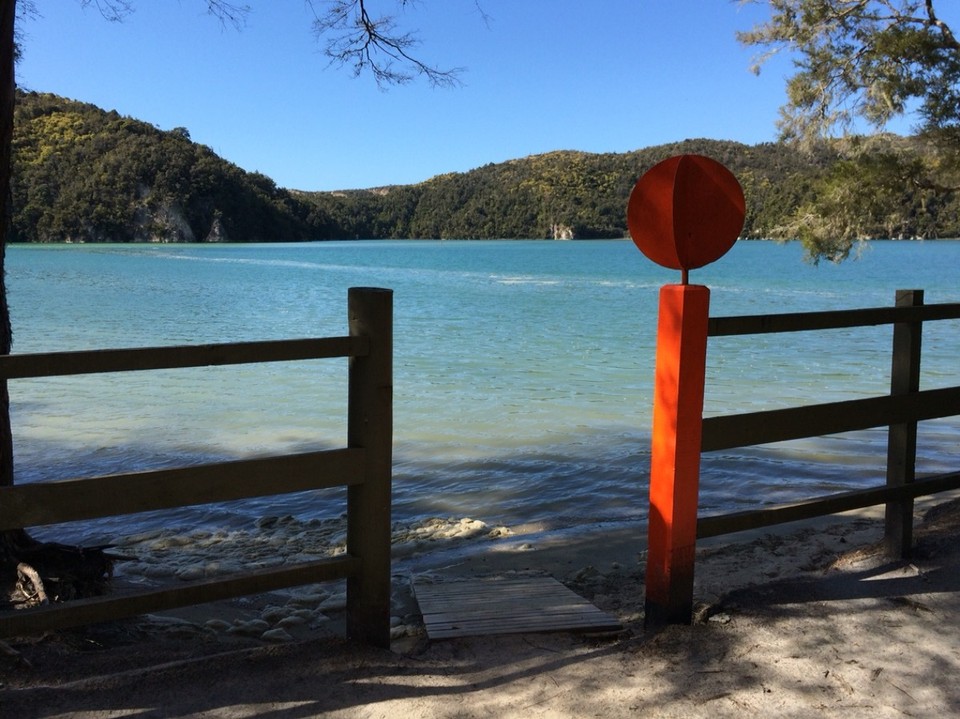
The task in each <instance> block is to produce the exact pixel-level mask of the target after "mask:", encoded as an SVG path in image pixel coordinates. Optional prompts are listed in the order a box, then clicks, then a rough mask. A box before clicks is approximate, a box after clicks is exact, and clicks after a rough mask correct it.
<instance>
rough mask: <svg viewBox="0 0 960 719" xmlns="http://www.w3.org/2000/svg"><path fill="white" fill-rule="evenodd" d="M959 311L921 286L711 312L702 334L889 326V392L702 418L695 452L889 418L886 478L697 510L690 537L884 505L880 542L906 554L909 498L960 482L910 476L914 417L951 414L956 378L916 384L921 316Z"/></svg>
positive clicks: (958, 393)
mask: <svg viewBox="0 0 960 719" xmlns="http://www.w3.org/2000/svg"><path fill="white" fill-rule="evenodd" d="M955 319H960V303H942V304H935V305H924V304H923V291H922V290H900V291H898V292H897V306H896V307H890V308H868V309H855V310H835V311H827V312H799V313H790V314H772V315H744V316H733V317H714V318H710V320H709V321H708V327H707V334H708V336H709V337H726V336H733V335H747V334H766V333H774V332H777V333H779V332H802V331H819V330H828V329H840V328H853V327H868V326H876V325H883V324H892V325H893V326H894V339H893V352H892V364H891V392H890V394H889V395H884V396H879V397H869V398H865V399H856V400H848V401H843V402H829V403H824V404H815V405H807V406H801V407H790V408H785V409H776V410H766V411H760V412H747V413H743V414H738V415H724V416H719V417H708V418H704V420H703V425H702V427H703V434H702V440H701V451H702V452H710V451H718V450H725V449H733V448H735V447H747V446H754V445H759V444H768V443H771V442H782V441H788V440H794V439H803V438H807V437H815V436H822V435H828V434H837V433H841V432H850V431H858V430H864V429H870V428H875V427H883V426H888V427H889V428H890V429H889V439H888V459H887V485H886V486H882V487H875V488H872V489H865V490H856V491H851V492H841V493H836V494H832V495H828V496H826V497H819V498H812V499H809V500H806V501H803V502H797V503H792V504H788V505H781V506H775V507H764V508H761V509H756V510H748V511H743V512H735V513H730V514H725V515H719V516H708V517H699V518H698V520H697V537H698V538H706V537H715V536H719V535H723V534H729V533H733V532H740V531H744V530H748V529H757V528H760V527H767V526H772V525H776V524H782V523H785V522H793V521H797V520H802V519H812V518H815V517H821V516H826V515H829V514H836V513H839V512H845V511H849V510H853V509H862V508H865V507H871V506H875V505H878V504H886V506H887V510H886V516H887V519H886V535H885V539H886V543H887V547H888V551H890V553H891V554H899V555H900V556H907V555H908V554H909V552H910V544H911V541H912V510H913V499H914V498H916V497H919V496H924V495H930V494H936V493H939V492H944V491H950V490H956V489H960V472H949V473H945V474H939V475H933V476H928V477H922V478H918V477H915V476H914V465H915V461H916V430H917V423H918V422H920V421H923V420H930V419H938V418H943V417H951V416H956V415H960V386H955V387H946V388H941V389H932V390H923V391H920V390H919V379H920V358H921V352H920V336H921V329H922V326H923V323H924V322H931V321H936V320H955Z"/></svg>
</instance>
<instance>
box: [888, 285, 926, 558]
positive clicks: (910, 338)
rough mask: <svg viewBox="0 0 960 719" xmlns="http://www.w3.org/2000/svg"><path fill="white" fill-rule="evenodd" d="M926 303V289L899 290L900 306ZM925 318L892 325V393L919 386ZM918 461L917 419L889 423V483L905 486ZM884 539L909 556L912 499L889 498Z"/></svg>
mask: <svg viewBox="0 0 960 719" xmlns="http://www.w3.org/2000/svg"><path fill="white" fill-rule="evenodd" d="M922 304H923V290H897V295H896V306H897V307H918V306H920V305H922ZM922 331H923V323H922V322H896V323H894V325H893V357H892V360H891V367H890V394H891V395H899V394H909V393H911V392H918V391H919V390H920V340H921V336H922ZM916 464H917V423H916V422H915V421H914V422H905V423H903V424H892V425H890V429H889V433H888V435H887V486H888V487H903V486H905V485H908V484H910V483H911V482H913V480H914V477H915V474H916ZM885 519H886V528H885V532H884V542H885V544H886V549H887V554H888V555H889V556H891V557H893V558H895V559H906V558H907V557H909V556H910V552H911V550H912V549H913V499H911V498H908V499H899V500H895V501H892V502H887V506H886V517H885Z"/></svg>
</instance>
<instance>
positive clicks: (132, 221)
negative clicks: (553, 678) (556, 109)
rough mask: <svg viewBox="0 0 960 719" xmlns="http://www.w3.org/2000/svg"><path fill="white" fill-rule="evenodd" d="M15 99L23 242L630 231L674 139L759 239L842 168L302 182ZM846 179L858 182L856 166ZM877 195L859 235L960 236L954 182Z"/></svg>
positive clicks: (497, 168)
mask: <svg viewBox="0 0 960 719" xmlns="http://www.w3.org/2000/svg"><path fill="white" fill-rule="evenodd" d="M17 100H18V105H17V111H16V126H15V136H14V169H13V195H14V207H15V209H14V217H13V238H14V241H17V242H207V241H229V242H270V241H298V240H324V239H354V238H365V239H377V238H439V239H500V238H504V239H511V238H557V239H566V238H585V239H590V238H604V237H624V236H625V235H626V232H627V230H626V205H627V199H628V197H629V194H630V190H631V189H632V187H633V184H634V183H635V182H636V180H637V178H639V177H640V176H641V175H642V174H643V173H644V172H645V171H646V170H647V169H649V168H650V167H652V166H653V165H654V164H656V163H657V162H659V161H660V160H662V159H665V158H667V157H670V156H672V155H676V154H680V153H699V154H703V155H708V156H710V157H713V158H714V159H716V160H718V161H720V162H722V163H723V164H725V165H726V166H727V167H729V168H730V170H732V171H733V173H734V174H735V175H736V176H737V177H738V179H739V180H740V182H741V184H742V185H743V188H744V194H745V195H746V200H747V219H746V224H745V228H744V235H745V236H747V237H760V238H762V237H770V236H774V235H778V234H779V235H782V234H783V228H785V227H789V226H791V224H795V223H794V222H793V220H794V219H795V218H794V215H795V214H796V213H797V212H798V211H805V209H806V208H809V207H810V204H809V203H810V202H811V201H812V200H813V199H814V196H815V194H816V193H817V192H821V193H822V192H824V188H825V187H831V186H835V185H836V181H837V180H836V178H837V176H838V168H840V170H844V168H845V167H847V166H849V163H846V164H845V163H844V162H843V161H841V160H840V155H839V153H837V152H834V151H832V150H829V149H824V150H821V152H820V154H819V155H809V154H802V153H800V152H799V151H798V150H796V149H794V148H793V147H792V146H788V145H784V144H780V143H765V144H760V145H753V146H750V145H743V144H740V143H736V142H728V141H716V140H687V141H684V142H679V143H673V144H669V145H660V146H657V147H651V148H646V149H642V150H637V151H634V152H626V153H606V154H591V153H585V152H574V151H558V152H551V153H547V154H543V155H535V156H532V157H527V158H523V159H518V160H511V161H509V162H504V163H499V164H489V165H485V166H483V167H480V168H478V169H476V170H472V171H470V172H464V173H450V174H445V175H439V176H437V177H434V178H431V179H429V180H427V181H425V182H422V183H419V184H416V185H398V186H392V187H383V188H375V189H369V190H347V191H342V192H304V191H296V190H286V189H282V188H278V187H277V186H276V184H275V183H274V182H273V181H272V180H271V179H270V178H268V177H266V176H264V175H262V174H259V173H249V172H245V171H243V170H241V169H240V168H238V167H237V166H236V165H233V164H231V163H229V162H226V161H225V160H223V159H222V158H219V157H218V156H217V155H216V154H214V152H213V151H212V150H211V149H210V148H208V147H205V146H203V145H198V144H196V143H194V142H191V140H190V136H189V132H188V131H187V130H185V129H183V128H179V129H175V130H172V131H166V132H165V131H161V130H159V129H157V128H156V127H154V126H152V125H149V124H147V123H144V122H140V121H138V120H134V119H131V118H127V117H122V116H120V115H119V114H117V113H116V112H107V111H104V110H101V109H99V108H97V107H94V106H93V105H89V104H84V103H79V102H75V101H72V100H66V99H64V98H60V97H57V96H55V95H49V94H40V93H20V94H19V95H18V97H17ZM922 147H923V146H922V145H920V144H919V141H914V140H913V139H911V138H895V137H891V138H877V139H874V140H872V141H871V143H870V148H871V149H870V152H871V153H875V154H876V156H877V157H882V158H883V161H884V162H889V161H890V158H891V157H896V156H897V153H901V154H902V153H904V152H909V153H912V154H913V155H914V156H915V155H916V154H917V153H918V152H921V153H922ZM894 161H896V160H894ZM844 172H846V170H844ZM840 176H841V177H842V176H843V175H842V173H841V175H840ZM830 182H833V185H831V184H830ZM846 182H847V183H848V184H849V183H851V182H852V183H853V184H854V185H856V184H857V181H856V178H855V177H853V178H851V177H850V176H849V174H848V176H847V179H846ZM884 203H886V204H884V205H883V206H880V207H877V208H876V209H875V210H872V211H871V212H872V214H871V216H865V217H863V218H862V222H861V224H862V234H863V235H864V236H866V237H891V236H897V237H899V236H903V237H914V236H920V237H934V236H958V235H960V207H958V200H957V198H956V197H955V196H953V195H950V196H940V197H938V198H936V199H935V200H934V199H931V196H930V195H929V193H928V192H925V191H924V190H921V189H918V188H911V187H909V186H905V187H904V191H903V192H902V193H899V194H898V195H897V196H892V197H891V196H885V197H884Z"/></svg>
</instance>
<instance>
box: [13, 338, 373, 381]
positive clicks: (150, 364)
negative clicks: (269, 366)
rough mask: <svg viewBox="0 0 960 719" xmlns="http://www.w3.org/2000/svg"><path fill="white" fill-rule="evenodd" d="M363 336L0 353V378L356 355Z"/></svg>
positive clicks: (365, 346) (365, 343)
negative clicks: (12, 353)
mask: <svg viewBox="0 0 960 719" xmlns="http://www.w3.org/2000/svg"><path fill="white" fill-rule="evenodd" d="M369 349H370V343H369V340H368V338H366V337H319V338H313V339H298V340H268V341H263V342H232V343H225V344H205V345H186V346H183V345H179V346H173V347H135V348H127V349H107V350H88V351H83V352H49V353H37V354H23V355H0V379H24V378H31V377H32V378H36V377H63V376H67V375H78V374H102V373H106V372H134V371H138V370H158V369H183V368H187V367H214V366H223V365H236V364H252V363H264V362H292V361H296V360H311V359H329V358H332V357H360V356H363V355H366V354H367V353H368V352H369Z"/></svg>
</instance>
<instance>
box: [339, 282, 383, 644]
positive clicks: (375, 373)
mask: <svg viewBox="0 0 960 719" xmlns="http://www.w3.org/2000/svg"><path fill="white" fill-rule="evenodd" d="M348 313H349V323H350V335H351V336H363V337H366V338H367V339H368V340H369V342H370V351H369V354H367V355H365V356H361V357H351V358H350V377H349V408H348V419H347V446H348V447H359V448H362V449H364V450H366V462H365V472H364V476H363V482H362V483H361V484H354V485H351V486H350V487H349V488H348V489H347V552H348V553H349V554H350V555H351V556H354V557H358V558H359V559H360V570H359V573H358V574H356V575H353V576H351V577H349V578H348V579H347V636H348V637H350V638H351V639H357V640H359V641H362V642H365V643H368V644H373V645H375V646H380V647H389V646H390V541H391V518H390V502H391V476H392V464H393V291H392V290H386V289H377V288H369V287H352V288H350V290H349V293H348Z"/></svg>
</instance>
